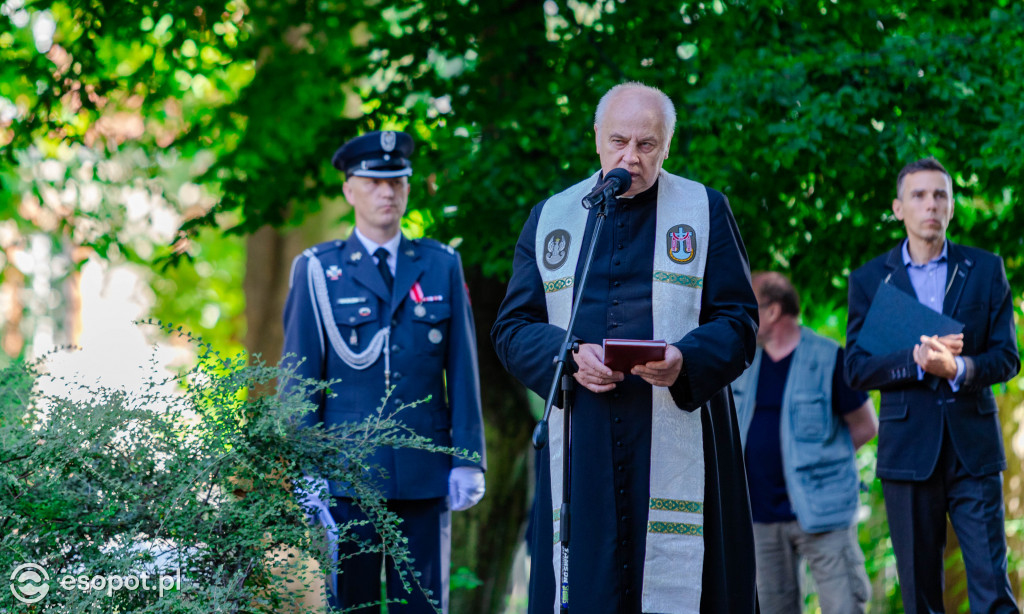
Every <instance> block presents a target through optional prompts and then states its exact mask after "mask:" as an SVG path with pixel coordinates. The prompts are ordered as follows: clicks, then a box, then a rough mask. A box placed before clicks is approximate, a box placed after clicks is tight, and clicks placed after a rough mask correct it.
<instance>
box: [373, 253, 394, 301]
mask: <svg viewBox="0 0 1024 614" xmlns="http://www.w3.org/2000/svg"><path fill="white" fill-rule="evenodd" d="M373 255H374V256H376V257H377V270H378V271H380V276H381V277H383V278H384V285H385V286H387V287H388V290H389V291H390V290H391V289H392V288H393V287H394V285H395V278H394V277H392V276H391V269H390V268H388V250H386V249H384V248H383V247H378V248H377V251H375V252H373Z"/></svg>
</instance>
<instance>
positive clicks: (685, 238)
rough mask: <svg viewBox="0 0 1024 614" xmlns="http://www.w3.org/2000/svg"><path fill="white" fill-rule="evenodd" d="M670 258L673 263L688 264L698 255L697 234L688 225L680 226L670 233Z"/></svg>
mask: <svg viewBox="0 0 1024 614" xmlns="http://www.w3.org/2000/svg"><path fill="white" fill-rule="evenodd" d="M667 243H668V257H669V258H671V259H672V261H673V262H678V263H679V264H686V263H687V262H690V261H691V260H693V257H694V256H696V255H697V233H696V232H694V230H693V228H691V227H690V226H687V225H686V224H678V225H676V226H674V227H673V228H672V229H671V230H669V231H668V242H667Z"/></svg>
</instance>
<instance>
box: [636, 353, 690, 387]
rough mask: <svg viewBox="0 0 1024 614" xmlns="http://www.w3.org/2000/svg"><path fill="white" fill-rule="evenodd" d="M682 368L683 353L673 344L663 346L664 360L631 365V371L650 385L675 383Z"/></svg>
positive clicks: (664, 385) (663, 385)
mask: <svg viewBox="0 0 1024 614" xmlns="http://www.w3.org/2000/svg"><path fill="white" fill-rule="evenodd" d="M682 370H683V354H682V352H680V351H679V348H677V347H676V346H674V345H671V344H670V345H667V346H665V360H659V361H656V362H649V363H647V364H645V365H637V366H635V367H633V370H632V371H631V373H632V374H633V375H639V376H640V377H642V378H643V380H644V381H645V382H647V383H648V384H650V385H652V386H662V387H668V386H671V385H672V384H674V383H676V379H677V378H678V377H679V373H680V372H681V371H682Z"/></svg>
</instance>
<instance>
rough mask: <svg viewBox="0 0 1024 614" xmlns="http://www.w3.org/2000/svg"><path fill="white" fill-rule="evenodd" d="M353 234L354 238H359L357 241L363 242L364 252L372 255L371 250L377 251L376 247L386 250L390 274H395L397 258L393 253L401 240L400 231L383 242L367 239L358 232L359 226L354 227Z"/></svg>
mask: <svg viewBox="0 0 1024 614" xmlns="http://www.w3.org/2000/svg"><path fill="white" fill-rule="evenodd" d="M353 234H355V236H356V238H357V239H359V242H360V243H362V244H363V249H365V250H366V253H367V254H370V255H371V256H372V255H373V252H375V251H377V248H378V247H383V248H384V249H386V250H388V268H389V269H391V274H392V275H394V274H395V266H397V265H398V258H397V256H395V254H397V253H398V244H399V243H401V242H402V233H400V232H399V233H397V234H395V236H393V237H391V238H390V239H388V240H387V241H386V242H385V243H383V244H381V243H376V242H374V241H371V240H370V239H367V238H366V235H364V234H363V233H361V232H359V228H356V230H355V232H354V233H353Z"/></svg>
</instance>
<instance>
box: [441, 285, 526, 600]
mask: <svg viewBox="0 0 1024 614" xmlns="http://www.w3.org/2000/svg"><path fill="white" fill-rule="evenodd" d="M466 280H467V284H468V286H469V291H470V296H471V298H472V301H473V317H474V319H475V321H476V334H477V348H478V353H479V359H480V381H481V393H482V396H483V412H484V424H485V427H486V436H487V476H486V477H487V494H486V495H485V496H484V498H483V500H482V501H481V502H480V503H479V504H478V505H476V506H475V507H473V508H471V509H469V510H468V511H465V512H456V513H455V514H453V516H454V520H453V526H452V576H453V587H452V592H451V612H452V614H480V613H485V612H486V613H494V614H497V613H500V612H503V611H504V609H505V600H506V598H507V595H508V592H509V583H510V579H511V572H512V563H513V558H514V554H515V551H516V548H517V547H518V546H519V544H520V543H521V541H522V539H523V530H524V528H525V526H526V517H527V511H528V509H529V505H530V500H529V493H530V492H532V491H531V489H530V481H531V478H532V469H531V468H532V458H533V448H532V447H531V445H530V433H531V431H532V430H533V418H532V416H531V414H530V408H529V402H528V400H527V395H526V390H525V389H524V388H523V387H522V386H520V385H519V384H518V383H517V382H516V381H515V380H514V379H513V378H512V376H510V375H509V374H508V373H507V372H506V371H505V369H504V368H503V367H502V366H501V363H500V362H499V361H498V356H497V354H495V352H494V348H493V347H492V346H491V337H490V331H491V326H492V325H493V324H494V320H495V317H496V316H497V314H498V306H499V305H500V304H501V300H502V299H503V298H504V297H505V284H504V283H502V282H499V281H496V280H494V279H492V278H487V277H484V276H483V274H482V273H481V272H480V270H479V269H478V268H476V267H473V268H471V269H469V270H467V271H466ZM463 567H464V568H467V569H468V570H469V571H471V572H472V573H473V574H474V575H475V576H476V577H477V578H479V579H480V581H481V582H482V583H483V584H481V585H480V586H478V587H477V588H474V589H472V590H467V589H464V588H462V587H461V586H460V585H461V584H462V582H460V580H459V574H458V570H459V569H461V568H463Z"/></svg>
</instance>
